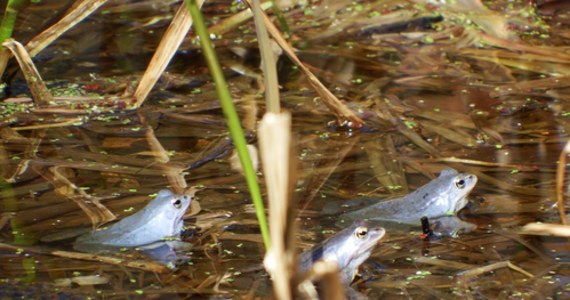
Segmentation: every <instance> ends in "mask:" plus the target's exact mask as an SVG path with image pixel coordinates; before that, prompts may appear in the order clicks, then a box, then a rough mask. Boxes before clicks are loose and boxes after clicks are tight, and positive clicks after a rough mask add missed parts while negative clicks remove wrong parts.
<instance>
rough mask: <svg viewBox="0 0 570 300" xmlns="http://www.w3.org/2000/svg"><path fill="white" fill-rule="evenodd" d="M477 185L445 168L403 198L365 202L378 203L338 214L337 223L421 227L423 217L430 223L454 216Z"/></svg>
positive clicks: (474, 178)
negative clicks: (397, 224)
mask: <svg viewBox="0 0 570 300" xmlns="http://www.w3.org/2000/svg"><path fill="white" fill-rule="evenodd" d="M476 184H477V176H475V175H473V174H466V173H459V172H457V171H456V170H454V169H451V168H447V169H444V170H442V171H441V173H440V174H439V177H437V178H436V179H434V180H432V181H430V182H429V183H428V184H426V185H424V186H422V187H420V188H418V189H417V190H416V191H414V192H412V193H410V194H408V195H406V196H403V197H400V198H395V199H390V200H386V201H381V200H378V199H373V198H368V199H364V200H366V201H370V200H372V201H374V200H375V201H377V202H376V203H374V204H371V205H370V206H366V207H364V208H361V209H359V210H355V211H352V212H347V213H345V214H343V215H341V217H340V220H339V221H338V222H337V224H338V225H339V226H342V225H343V224H344V226H346V224H350V222H352V221H353V220H369V221H389V222H397V223H402V224H409V225H421V221H420V220H421V218H422V217H427V218H428V219H430V220H431V219H436V218H439V217H443V216H452V215H455V214H456V213H457V212H458V211H459V210H461V209H462V208H463V207H465V205H467V195H468V194H469V193H470V192H471V190H473V188H474V187H475V185H476Z"/></svg>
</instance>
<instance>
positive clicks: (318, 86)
mask: <svg viewBox="0 0 570 300" xmlns="http://www.w3.org/2000/svg"><path fill="white" fill-rule="evenodd" d="M262 15H263V19H264V22H265V26H267V31H269V34H271V36H272V37H273V39H274V40H275V41H276V42H277V44H279V46H280V47H281V49H283V51H285V53H286V54H287V56H288V57H289V58H290V59H291V60H292V61H293V63H295V65H297V66H298V67H299V69H301V71H302V72H303V74H305V75H306V76H307V78H308V79H309V83H310V84H311V86H312V87H313V88H314V89H315V91H316V92H317V93H318V94H319V96H320V97H321V98H320V100H321V101H323V103H324V104H325V105H326V106H327V107H328V108H329V109H330V110H331V111H333V112H334V113H335V114H336V115H337V117H338V118H339V119H341V120H339V121H340V122H339V123H340V124H342V125H345V126H347V127H353V128H359V127H361V126H362V119H360V117H358V116H357V115H356V114H354V112H352V111H351V110H350V109H349V108H348V107H347V106H346V105H344V104H343V103H342V102H340V100H338V98H337V97H336V96H335V95H333V93H331V91H329V90H328V89H327V88H326V87H325V86H324V85H323V83H322V82H321V81H320V80H319V79H318V78H317V77H316V76H315V75H314V74H313V73H312V72H311V71H310V70H309V68H307V67H306V66H305V64H303V62H301V60H300V59H299V58H298V57H297V55H296V54H295V51H294V50H293V48H292V47H291V46H290V45H289V43H287V41H286V40H285V39H284V38H283V36H282V35H281V33H280V32H279V30H278V29H277V27H275V25H273V23H272V22H271V20H270V19H269V17H267V15H266V14H265V13H263V12H262ZM347 121H348V123H346V122H347Z"/></svg>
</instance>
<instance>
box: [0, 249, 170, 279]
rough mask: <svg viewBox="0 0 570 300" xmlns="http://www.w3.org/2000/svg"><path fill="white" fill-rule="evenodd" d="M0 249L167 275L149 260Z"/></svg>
mask: <svg viewBox="0 0 570 300" xmlns="http://www.w3.org/2000/svg"><path fill="white" fill-rule="evenodd" d="M0 248H3V249H11V250H16V251H21V250H22V249H23V250H26V251H29V252H32V253H37V254H44V255H46V254H47V255H53V256H57V257H63V258H71V259H79V260H87V261H94V262H100V263H106V264H111V265H118V266H125V267H129V268H134V269H139V270H143V271H150V272H156V273H167V272H169V269H168V268H167V267H166V266H165V265H162V264H159V263H156V262H153V261H150V260H128V259H124V258H117V257H111V256H104V255H97V254H91V253H82V252H73V251H60V250H56V251H49V250H45V249H41V248H37V247H21V246H14V245H10V244H4V243H0Z"/></svg>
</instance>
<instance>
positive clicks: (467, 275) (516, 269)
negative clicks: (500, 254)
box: [457, 261, 534, 278]
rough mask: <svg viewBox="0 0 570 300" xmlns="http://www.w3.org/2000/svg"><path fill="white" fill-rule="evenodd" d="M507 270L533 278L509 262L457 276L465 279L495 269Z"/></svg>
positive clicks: (478, 268) (472, 270) (498, 263)
mask: <svg viewBox="0 0 570 300" xmlns="http://www.w3.org/2000/svg"><path fill="white" fill-rule="evenodd" d="M505 267H507V268H509V269H511V270H515V271H517V272H519V273H521V274H523V275H525V276H527V277H529V278H534V275H532V274H531V273H529V272H527V271H525V270H523V269H522V268H520V267H518V266H516V265H514V264H512V263H511V262H510V261H500V262H496V263H493V264H490V265H486V266H482V267H476V268H473V269H470V270H467V271H463V272H459V273H458V274H457V275H458V276H460V277H463V278H467V277H475V276H479V275H481V274H483V273H487V272H492V271H494V270H497V269H501V268H505Z"/></svg>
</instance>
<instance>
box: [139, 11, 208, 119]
mask: <svg viewBox="0 0 570 300" xmlns="http://www.w3.org/2000/svg"><path fill="white" fill-rule="evenodd" d="M203 3H204V0H198V1H197V5H198V7H201V6H202V4H203ZM192 22H193V20H192V17H191V16H190V12H189V11H188V8H187V7H186V5H185V4H184V2H182V3H181V4H180V7H179V8H178V11H176V15H174V18H173V19H172V22H170V25H169V26H168V28H167V29H166V31H165V33H164V36H163V37H162V39H161V40H160V43H159V44H158V47H157V48H156V51H155V52H154V55H153V56H152V59H151V60H150V63H149V64H148V67H147V69H146V71H145V72H144V74H143V76H142V78H141V80H140V82H139V85H138V86H137V89H136V90H135V93H134V98H135V103H134V104H133V105H132V108H139V107H140V106H141V105H142V104H143V102H144V101H145V99H146V97H147V96H148V94H149V93H150V91H151V90H152V88H153V87H154V85H155V84H156V82H157V81H158V78H159V77H160V76H161V74H162V72H164V70H165V69H166V67H167V66H168V64H169V63H170V60H171V59H172V57H173V56H174V54H175V53H176V51H178V47H180V44H182V41H183V40H184V38H185V37H186V34H188V31H189V30H190V27H191V26H192Z"/></svg>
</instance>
